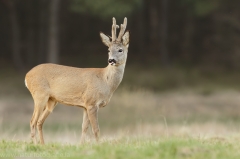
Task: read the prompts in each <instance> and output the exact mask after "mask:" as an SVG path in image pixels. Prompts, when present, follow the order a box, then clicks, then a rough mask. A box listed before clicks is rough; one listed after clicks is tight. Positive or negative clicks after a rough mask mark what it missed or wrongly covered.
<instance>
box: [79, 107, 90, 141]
mask: <svg viewBox="0 0 240 159" xmlns="http://www.w3.org/2000/svg"><path fill="white" fill-rule="evenodd" d="M89 124H90V121H89V118H88V113H87V109H84V112H83V123H82V136H81V140H80V143H82V144H83V143H84V142H85V138H86V133H87V130H88V127H89Z"/></svg>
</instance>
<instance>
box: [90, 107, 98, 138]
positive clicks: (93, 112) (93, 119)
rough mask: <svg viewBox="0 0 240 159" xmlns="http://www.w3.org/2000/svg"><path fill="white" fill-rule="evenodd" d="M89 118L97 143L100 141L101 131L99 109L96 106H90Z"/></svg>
mask: <svg viewBox="0 0 240 159" xmlns="http://www.w3.org/2000/svg"><path fill="white" fill-rule="evenodd" d="M87 114H88V118H89V120H90V123H91V126H92V131H93V134H94V136H95V139H96V141H98V140H99V135H100V129H99V126H98V107H96V106H89V107H88V108H87Z"/></svg>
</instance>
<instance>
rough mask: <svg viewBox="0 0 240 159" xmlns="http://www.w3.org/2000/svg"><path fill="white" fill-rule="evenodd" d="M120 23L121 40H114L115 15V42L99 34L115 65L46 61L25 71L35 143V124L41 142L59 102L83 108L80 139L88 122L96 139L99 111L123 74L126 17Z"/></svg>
mask: <svg viewBox="0 0 240 159" xmlns="http://www.w3.org/2000/svg"><path fill="white" fill-rule="evenodd" d="M123 25H124V26H123V27H121V28H122V29H124V30H121V31H120V32H121V34H122V35H119V37H118V39H122V40H121V41H116V29H115V28H117V26H116V20H115V18H113V26H112V33H113V35H112V37H114V38H113V39H114V41H111V38H109V37H108V36H106V35H105V34H103V33H100V36H101V38H102V41H103V43H104V44H105V45H106V46H108V47H109V59H115V60H116V63H115V64H113V65H111V64H109V65H108V66H107V67H105V68H76V67H69V66H63V65H57V64H50V63H49V64H41V65H38V66H36V67H34V68H33V69H31V70H30V71H29V72H28V73H27V74H26V77H25V84H26V86H27V88H28V89H29V91H30V93H31V95H32V97H33V100H34V112H33V116H32V119H31V121H30V128H31V137H32V139H33V140H34V141H35V143H36V142H37V141H36V137H35V129H36V127H37V130H38V133H39V137H40V143H41V144H44V139H43V133H42V125H43V123H44V121H45V119H46V118H47V116H48V115H49V114H50V113H51V112H52V111H53V109H54V108H55V106H56V104H57V103H58V102H59V103H63V104H66V105H70V106H78V107H82V108H84V114H83V123H82V136H81V141H82V142H84V138H85V135H86V132H87V129H88V127H89V124H90V123H91V126H92V131H93V133H94V135H95V138H96V140H97V141H98V139H99V133H100V131H99V125H98V110H99V108H100V107H104V106H106V105H107V104H108V103H109V101H110V99H111V97H112V95H113V92H114V91H115V90H116V89H117V87H118V85H119V84H120V82H121V81H122V78H123V74H124V68H125V64H126V60H127V52H128V45H129V32H126V33H125V34H123V33H122V32H124V31H125V28H126V25H127V19H126V18H125V19H124V24H123ZM119 49H122V50H123V52H119Z"/></svg>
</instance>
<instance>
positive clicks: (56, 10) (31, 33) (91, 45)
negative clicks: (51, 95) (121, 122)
mask: <svg viewBox="0 0 240 159" xmlns="http://www.w3.org/2000/svg"><path fill="white" fill-rule="evenodd" d="M239 5H240V1H238V0H231V2H229V1H227V0H211V1H208V0H122V1H116V0H102V1H99V2H96V1H94V0H0V15H1V19H0V55H1V60H0V66H1V68H5V67H12V66H14V67H15V69H17V70H19V71H24V70H28V69H29V68H31V67H33V66H35V65H37V64H40V63H44V62H54V63H61V64H69V65H75V66H88V67H90V66H91V65H86V64H85V62H88V60H85V58H86V57H89V56H91V57H89V58H91V59H93V58H96V59H99V58H100V59H105V61H106V56H105V55H106V53H107V50H106V48H105V47H104V45H102V43H101V41H100V38H99V35H98V34H99V31H103V32H105V33H108V34H110V29H111V22H112V21H111V18H112V17H113V16H114V17H116V18H117V22H118V24H120V23H122V21H123V18H124V17H125V16H126V17H128V22H129V23H128V29H129V30H130V31H131V45H130V51H129V56H130V58H129V59H128V63H136V64H139V65H141V66H144V67H146V66H147V67H150V66H152V65H158V66H163V67H171V66H178V65H180V66H183V67H196V66H201V67H204V68H206V67H207V69H214V70H215V69H224V70H226V69H227V70H239V69H240V63H239V60H240V45H239V43H240V36H239V35H240V21H239V19H240V17H239V16H240V11H239V8H238V6H239ZM102 57H103V58H102ZM93 61H95V60H93ZM97 61H101V60H96V61H95V62H97Z"/></svg>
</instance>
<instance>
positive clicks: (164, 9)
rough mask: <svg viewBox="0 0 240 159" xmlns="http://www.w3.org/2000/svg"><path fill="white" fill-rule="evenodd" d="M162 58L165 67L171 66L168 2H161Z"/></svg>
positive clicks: (165, 0)
mask: <svg viewBox="0 0 240 159" xmlns="http://www.w3.org/2000/svg"><path fill="white" fill-rule="evenodd" d="M160 8H161V16H160V17H161V23H160V32H159V33H160V35H159V36H160V45H159V46H160V57H161V62H162V64H163V66H168V65H169V54H168V43H167V41H168V0H161V7H160Z"/></svg>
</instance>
